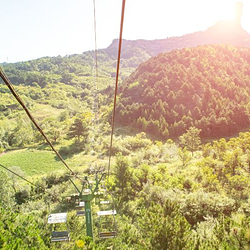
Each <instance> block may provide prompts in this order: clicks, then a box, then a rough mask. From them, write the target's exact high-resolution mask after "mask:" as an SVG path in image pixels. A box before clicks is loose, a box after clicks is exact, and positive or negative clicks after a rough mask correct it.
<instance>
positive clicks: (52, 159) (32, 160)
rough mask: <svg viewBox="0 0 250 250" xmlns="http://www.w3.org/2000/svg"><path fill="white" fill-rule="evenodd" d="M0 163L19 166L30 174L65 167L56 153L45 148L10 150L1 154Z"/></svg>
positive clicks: (43, 172) (7, 165)
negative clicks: (40, 149)
mask: <svg viewBox="0 0 250 250" xmlns="http://www.w3.org/2000/svg"><path fill="white" fill-rule="evenodd" d="M0 163H1V164H3V165H4V166H6V167H8V168H9V167H12V166H18V167H20V168H21V169H22V171H23V172H24V173H25V174H26V175H28V176H30V175H41V174H45V173H48V172H52V171H57V170H62V169H64V166H63V164H62V163H61V162H60V161H58V160H57V157H56V156H55V154H54V153H53V152H51V151H45V150H42V151H39V150H34V149H21V150H15V151H10V152H7V153H5V154H3V155H1V156H0Z"/></svg>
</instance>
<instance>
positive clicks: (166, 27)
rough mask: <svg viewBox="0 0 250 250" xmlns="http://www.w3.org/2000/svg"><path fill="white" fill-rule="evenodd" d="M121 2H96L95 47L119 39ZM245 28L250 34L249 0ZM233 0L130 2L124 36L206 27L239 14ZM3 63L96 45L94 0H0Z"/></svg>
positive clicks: (153, 36) (163, 34) (161, 35)
mask: <svg viewBox="0 0 250 250" xmlns="http://www.w3.org/2000/svg"><path fill="white" fill-rule="evenodd" d="M121 2H122V0H105V1H104V0H96V18H97V20H96V22H97V45H98V48H105V47H107V46H109V44H110V43H111V42H112V40H113V39H115V38H118V37H119V26H120V13H121ZM241 2H242V3H243V4H244V6H243V16H242V22H241V23H242V27H243V28H244V29H245V30H246V31H247V32H248V33H250V22H249V20H247V16H249V13H250V3H249V1H246V0H242V1H241ZM235 3H236V1H235V0H207V1H204V0H189V1H184V0H174V1H166V0H154V1H152V0H127V1H126V10H125V23H124V34H123V38H124V39H130V40H135V39H148V40H152V39H163V38H167V37H171V36H181V35H184V34H187V33H192V32H196V31H201V30H206V29H207V28H208V27H210V26H212V25H214V24H215V23H216V22H217V21H219V20H232V19H234V17H235ZM0 6H1V34H2V37H1V40H0V48H1V53H0V62H16V61H25V60H30V59H34V58H39V57H43V56H57V55H61V56H64V55H67V54H75V53H82V52H84V51H87V50H93V49H94V28H93V27H94V21H93V0H71V1H66V0H43V1H38V0H22V1H20V0H0Z"/></svg>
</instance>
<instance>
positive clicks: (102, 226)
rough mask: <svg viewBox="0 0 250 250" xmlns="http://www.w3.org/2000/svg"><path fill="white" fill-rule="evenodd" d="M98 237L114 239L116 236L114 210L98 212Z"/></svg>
mask: <svg viewBox="0 0 250 250" xmlns="http://www.w3.org/2000/svg"><path fill="white" fill-rule="evenodd" d="M97 215H98V217H99V218H98V236H99V238H100V239H107V238H114V237H116V235H117V230H116V222H115V215H116V210H104V211H98V212H97Z"/></svg>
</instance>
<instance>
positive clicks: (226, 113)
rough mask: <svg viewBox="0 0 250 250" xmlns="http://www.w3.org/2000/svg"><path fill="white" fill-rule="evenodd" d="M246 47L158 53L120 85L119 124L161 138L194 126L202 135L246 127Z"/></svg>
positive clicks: (249, 56)
mask: <svg viewBox="0 0 250 250" xmlns="http://www.w3.org/2000/svg"><path fill="white" fill-rule="evenodd" d="M249 82H250V49H248V48H236V47H232V46H229V45H213V46H212V45H210V46H209V45H206V46H200V47H196V48H186V49H181V50H175V51H172V52H170V53H165V54H160V55H158V56H156V57H154V58H152V59H150V60H148V61H147V62H145V63H143V64H141V65H140V66H139V67H138V69H137V70H136V71H135V72H134V73H133V74H132V75H131V76H130V77H129V78H128V79H127V80H126V82H125V83H124V84H123V85H122V87H121V89H120V93H121V97H120V103H119V107H118V111H119V114H118V120H119V122H120V124H124V125H126V124H133V126H135V127H138V128H140V129H141V130H142V131H146V132H148V133H151V134H154V135H155V134H158V135H160V136H162V137H163V138H167V137H168V136H170V137H173V138H176V137H177V136H179V135H181V134H182V133H184V132H185V131H186V129H188V128H189V127H190V126H195V127H197V128H199V129H201V135H202V137H203V138H205V137H206V138H211V137H224V136H232V135H234V134H235V133H238V132H240V131H242V130H243V129H246V128H247V127H248V126H249V104H250V102H249V91H250V84H249Z"/></svg>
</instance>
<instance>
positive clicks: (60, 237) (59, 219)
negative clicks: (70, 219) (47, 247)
mask: <svg viewBox="0 0 250 250" xmlns="http://www.w3.org/2000/svg"><path fill="white" fill-rule="evenodd" d="M48 223H49V224H52V225H54V226H53V231H52V234H51V239H50V240H51V242H61V241H69V240H70V238H69V231H68V227H67V213H56V214H50V215H49V217H48ZM61 223H62V224H64V226H62V227H64V228H66V230H60V231H58V230H55V228H56V227H58V226H57V224H61ZM62 227H60V229H61V228H62Z"/></svg>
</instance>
